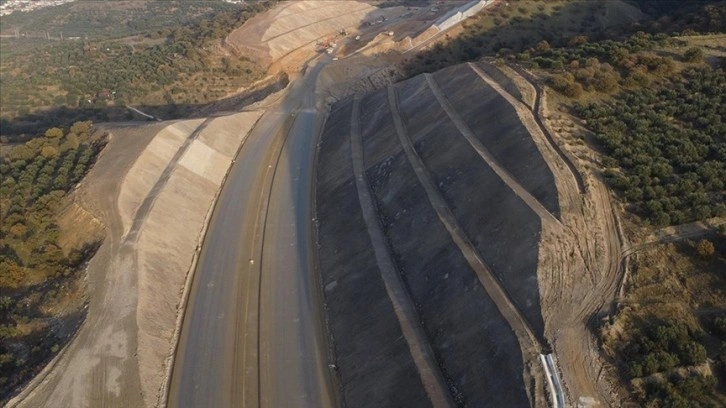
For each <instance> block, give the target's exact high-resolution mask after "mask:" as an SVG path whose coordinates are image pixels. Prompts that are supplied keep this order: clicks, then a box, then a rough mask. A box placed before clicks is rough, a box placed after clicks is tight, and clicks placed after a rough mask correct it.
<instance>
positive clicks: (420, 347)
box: [350, 96, 454, 407]
mask: <svg viewBox="0 0 726 408" xmlns="http://www.w3.org/2000/svg"><path fill="white" fill-rule="evenodd" d="M350 150H351V158H352V162H353V172H354V175H355V184H356V188H357V191H358V199H359V200H358V201H359V202H360V207H361V211H362V213H363V219H364V221H365V224H366V228H367V230H368V235H369V237H370V239H371V245H372V246H373V251H374V253H375V257H376V262H377V264H378V269H379V270H380V272H381V277H382V278H383V282H384V285H385V288H386V292H387V293H388V297H389V298H390V299H391V303H392V304H393V310H394V311H395V313H396V317H397V318H398V322H399V324H400V326H401V332H402V333H403V336H404V338H405V340H406V343H407V344H408V347H409V350H410V351H411V357H412V358H413V361H414V363H415V364H416V368H417V369H418V372H419V375H420V377H421V382H422V383H423V385H424V388H425V390H426V394H427V395H428V396H429V399H430V400H431V403H432V405H433V406H434V407H453V406H454V402H453V399H452V397H451V394H450V393H449V390H448V387H447V386H446V382H445V381H444V378H443V375H442V374H441V371H440V370H439V367H438V365H437V363H436V359H435V357H434V353H433V350H432V349H431V345H430V344H429V342H428V339H427V338H426V334H425V333H424V330H423V327H421V324H420V323H419V321H420V319H419V318H418V315H417V313H416V310H415V308H414V305H413V301H412V300H411V297H410V295H409V293H408V292H407V290H406V288H405V287H404V284H403V282H402V280H401V276H400V275H399V273H398V270H397V269H396V266H395V264H394V261H393V258H392V256H391V253H390V251H389V248H388V244H387V242H386V237H385V235H384V233H383V228H382V227H381V225H380V222H379V219H378V214H377V210H376V207H375V205H374V204H373V198H372V197H371V192H370V184H369V183H368V179H367V176H366V174H365V165H364V164H363V141H362V136H361V132H360V98H359V97H358V96H356V97H355V98H354V100H353V109H352V114H351V121H350Z"/></svg>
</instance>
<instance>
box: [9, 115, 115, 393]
mask: <svg viewBox="0 0 726 408" xmlns="http://www.w3.org/2000/svg"><path fill="white" fill-rule="evenodd" d="M104 143H105V137H104V136H102V135H98V134H94V131H93V129H92V127H91V125H90V123H87V122H86V123H76V124H75V125H73V126H72V127H71V128H70V129H66V130H63V129H59V128H51V129H48V130H47V131H46V132H45V135H40V136H38V137H36V138H34V139H32V140H31V141H29V142H27V143H25V144H22V145H16V146H14V147H13V148H12V149H8V151H6V152H4V155H3V156H0V293H2V297H0V311H2V313H0V372H1V373H2V376H1V377H2V379H0V401H2V400H3V399H5V398H6V397H7V395H8V393H9V392H10V391H11V390H12V388H13V387H15V386H16V385H18V384H20V383H21V382H22V381H24V380H25V379H27V378H29V377H30V376H32V375H33V374H34V373H35V372H36V370H37V366H38V364H41V363H42V362H44V361H46V360H47V359H48V358H49V356H50V353H51V352H52V350H53V347H54V346H55V350H56V351H57V349H58V348H57V343H58V341H60V339H59V338H58V337H57V335H56V334H55V333H54V332H53V331H51V330H49V328H48V327H47V324H46V323H44V322H46V321H47V319H48V316H46V315H45V314H43V313H42V312H41V310H42V308H43V306H44V305H45V302H50V301H55V296H56V295H59V294H62V293H63V292H64V291H65V290H67V288H68V286H69V284H70V283H71V279H72V277H73V274H74V272H75V271H76V270H77V268H78V266H79V265H80V264H81V263H82V262H84V261H85V260H87V259H88V258H89V257H90V256H91V255H92V254H93V252H94V248H95V246H94V244H93V243H89V244H87V245H85V246H83V247H82V248H74V249H73V250H71V251H70V253H69V254H68V255H67V256H66V255H65V254H64V252H63V251H62V250H61V248H60V243H59V234H60V231H59V228H58V225H57V224H56V219H57V215H58V214H57V213H58V210H59V206H60V204H61V200H62V199H63V197H64V196H65V195H66V193H67V192H68V191H69V190H70V189H71V188H72V187H73V186H74V185H75V184H77V183H78V182H79V181H80V180H81V179H82V178H83V176H84V175H85V174H86V172H87V171H88V169H89V168H90V166H91V165H93V162H94V160H95V157H96V156H97V154H98V152H99V151H100V149H101V148H102V147H103V145H104ZM39 282H40V283H39ZM54 294H55V295H54ZM29 322H30V323H32V324H31V325H28V324H27V323H29ZM20 323H25V324H26V327H33V329H32V330H31V331H30V333H28V332H27V329H25V330H23V331H19V330H17V327H18V324H20ZM28 350H30V352H29V351H28Z"/></svg>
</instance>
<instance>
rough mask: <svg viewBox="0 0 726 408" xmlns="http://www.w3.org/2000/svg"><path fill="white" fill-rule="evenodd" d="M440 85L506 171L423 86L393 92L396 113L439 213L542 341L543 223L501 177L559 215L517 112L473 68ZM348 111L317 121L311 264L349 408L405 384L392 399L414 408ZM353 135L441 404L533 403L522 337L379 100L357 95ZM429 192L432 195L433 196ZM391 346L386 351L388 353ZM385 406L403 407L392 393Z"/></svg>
mask: <svg viewBox="0 0 726 408" xmlns="http://www.w3.org/2000/svg"><path fill="white" fill-rule="evenodd" d="M456 76H459V77H461V78H463V79H461V78H456ZM436 79H437V80H438V81H440V85H441V88H442V89H443V91H444V93H445V94H446V98H448V99H449V100H450V101H451V104H452V105H453V106H454V108H455V110H456V111H457V113H458V114H459V115H460V116H461V117H462V118H463V120H464V121H465V122H466V123H467V125H468V126H470V127H471V128H472V129H473V130H474V133H475V137H476V140H480V142H481V143H482V144H483V145H484V146H485V148H486V149H488V150H491V151H490V154H491V156H493V157H494V160H495V161H496V162H497V163H498V165H499V167H501V168H502V169H503V170H502V169H500V170H498V171H499V173H497V172H495V171H494V170H493V169H492V168H491V167H490V164H488V163H487V162H486V161H485V160H484V159H483V158H482V157H481V156H480V155H479V154H478V153H477V152H476V151H475V150H474V148H472V146H471V144H470V143H469V141H468V140H467V139H466V138H465V137H464V136H463V135H462V134H461V133H460V131H459V128H457V127H456V126H455V125H454V123H453V122H452V121H451V119H450V118H449V116H448V115H447V114H446V112H445V111H444V110H443V109H442V107H441V105H439V103H438V101H437V99H436V97H435V96H434V94H433V93H432V92H431V89H429V85H428V83H427V81H426V79H425V78H424V77H423V76H420V77H416V78H413V79H411V80H408V81H406V82H404V83H401V84H398V85H396V91H397V92H398V96H399V99H398V100H399V101H400V103H399V105H400V106H399V109H398V110H396V112H400V114H401V117H402V120H403V122H404V124H405V127H406V128H407V132H406V133H407V134H408V136H407V137H408V138H410V139H411V141H412V144H413V148H414V149H415V153H416V154H417V155H418V156H420V159H421V161H422V162H423V165H424V166H425V167H426V171H427V172H428V173H430V176H428V177H430V178H431V179H432V181H433V182H434V183H435V185H436V188H438V190H439V192H438V193H439V194H440V195H441V197H442V198H443V201H442V202H441V203H443V202H445V206H447V207H449V209H450V210H451V213H452V214H453V218H455V219H456V223H457V224H458V225H460V226H461V229H460V230H462V231H464V233H465V235H466V236H467V237H468V239H469V240H470V241H471V243H472V245H473V247H475V248H476V251H478V253H479V255H480V256H481V259H482V260H483V262H484V263H485V264H486V265H487V266H488V267H489V268H490V269H491V270H492V271H493V273H494V274H495V275H496V277H497V279H498V280H499V281H500V282H501V286H502V287H503V288H504V290H505V291H506V292H507V294H508V296H509V298H511V302H512V304H513V306H516V309H517V313H520V314H521V315H523V316H524V318H525V319H526V320H527V323H528V325H529V326H530V327H531V329H532V330H533V331H534V332H535V335H536V336H537V337H539V338H541V337H542V332H543V330H544V324H543V320H542V317H541V312H540V300H539V289H538V285H537V261H538V251H539V239H540V233H541V221H540V218H539V216H538V215H537V213H535V212H534V211H533V210H532V208H530V206H529V205H527V204H526V203H525V201H523V199H522V198H520V196H521V195H517V194H515V192H514V191H513V190H512V188H510V186H511V185H512V184H511V183H512V181H511V180H510V181H509V183H510V184H509V185H508V184H507V183H505V181H503V180H502V178H500V175H503V174H507V173H508V176H507V177H511V178H512V179H514V180H515V182H517V183H519V184H521V186H522V188H523V189H524V190H527V192H528V193H529V194H531V195H533V196H534V197H535V198H536V199H537V200H538V201H540V202H541V203H542V205H543V206H544V207H545V208H546V209H547V210H548V211H551V212H552V213H554V214H558V213H559V205H558V202H557V194H556V189H555V184H554V179H553V176H552V174H551V173H550V171H549V168H548V167H547V166H546V164H545V162H544V160H543V158H542V157H541V156H540V154H539V151H538V150H537V148H536V146H535V144H534V142H533V140H532V139H531V137H530V135H529V134H528V133H526V129H525V128H524V127H523V126H522V124H521V123H520V122H519V118H518V117H517V115H516V112H515V111H514V109H513V108H512V107H511V106H510V105H509V104H508V102H507V101H506V100H505V99H504V98H502V97H501V96H500V95H499V94H498V93H496V91H494V90H493V89H491V88H490V87H489V86H487V85H486V84H485V83H484V82H483V81H482V80H481V79H480V78H479V77H478V76H476V75H475V74H474V73H473V72H471V69H470V68H469V67H467V66H461V67H457V68H456V69H450V70H447V71H445V72H444V73H441V74H437V76H436ZM500 79H501V78H500ZM505 86H506V85H505ZM351 109H352V99H348V100H344V101H342V102H339V103H337V104H336V105H335V106H334V107H333V111H332V113H331V115H330V118H329V120H328V122H327V123H326V127H325V130H324V133H323V135H322V142H321V148H320V152H319V155H320V156H319V164H318V166H319V167H318V170H317V171H318V186H317V191H316V194H317V217H318V220H319V223H320V228H319V234H320V238H319V242H320V254H319V257H320V268H321V274H322V276H323V280H324V282H323V284H324V285H325V286H326V289H325V296H326V302H327V303H326V305H327V313H328V317H329V319H330V326H331V330H332V332H333V335H334V337H335V338H334V344H335V351H336V354H337V359H338V369H339V372H340V376H341V378H342V387H343V393H344V395H345V396H346V402H347V403H348V404H349V406H350V404H351V403H352V404H353V405H354V406H376V401H377V402H378V403H381V404H383V401H384V400H383V399H382V397H381V395H385V393H386V392H392V390H393V389H394V388H395V387H403V388H400V389H399V392H400V393H401V394H405V393H412V396H409V395H407V396H406V398H413V399H410V400H406V402H405V403H404V404H403V406H419V405H420V404H417V401H422V402H423V403H428V402H427V401H428V400H427V399H426V396H425V395H423V388H422V386H421V383H420V380H418V378H417V376H416V373H415V366H414V365H413V363H412V359H411V357H410V353H409V351H408V349H407V348H406V347H405V343H404V341H403V338H402V337H400V336H401V334H400V333H401V332H400V329H399V326H398V324H397V322H396V321H395V316H394V313H393V311H392V310H391V302H390V300H389V299H388V298H387V295H386V292H385V287H384V285H383V282H382V280H381V277H380V271H378V270H377V266H376V263H375V259H374V253H373V251H372V249H371V247H370V245H371V243H370V239H369V237H368V236H367V234H366V226H365V223H364V221H363V219H362V215H361V212H360V205H359V201H358V197H357V191H356V188H355V184H354V182H353V181H354V179H353V174H352V166H351V163H350V146H349V141H350V125H351V124H350V122H351V116H352V115H351V113H352V110H351ZM360 131H361V134H362V143H363V154H364V163H365V167H366V177H367V179H368V183H369V184H370V186H371V190H372V193H373V199H374V201H375V205H376V206H377V211H378V217H379V220H380V223H381V225H382V226H383V229H384V232H385V235H386V240H387V242H388V245H389V248H390V251H391V253H392V254H393V257H394V259H395V261H396V266H397V268H398V272H399V273H400V274H401V277H402V279H403V282H404V284H405V287H406V290H407V291H408V292H409V294H410V296H411V298H412V299H413V301H414V303H415V307H416V312H417V313H418V316H419V318H420V320H421V322H422V324H423V327H424V331H425V334H426V338H427V339H428V341H429V343H430V345H431V348H432V350H433V352H434V354H435V358H436V362H437V364H438V365H439V367H440V369H441V371H442V372H443V374H444V376H445V378H446V381H447V385H448V387H449V389H450V391H451V394H452V395H453V396H454V397H455V399H456V401H457V403H459V404H460V405H462V406H471V407H479V406H493V407H520V406H528V405H530V403H531V401H530V399H529V395H528V393H527V391H526V389H525V379H524V375H525V366H524V359H525V356H523V354H522V351H521V349H520V343H519V341H520V340H518V338H517V336H516V335H515V333H514V331H513V330H512V327H510V326H509V324H508V323H507V320H506V319H505V318H504V316H503V315H502V314H501V312H500V309H498V308H497V306H496V304H495V303H494V302H493V301H492V298H490V296H489V294H488V292H487V291H486V290H485V289H484V287H483V286H482V284H483V283H482V281H480V277H479V276H478V275H477V274H476V272H475V271H474V270H472V269H471V266H470V264H469V263H468V262H467V260H466V258H465V257H464V256H463V255H462V252H461V251H462V250H463V249H461V248H460V247H459V246H457V244H456V243H455V242H454V241H453V240H452V235H450V230H449V229H447V228H446V227H445V226H444V224H443V223H442V221H441V219H440V218H439V215H440V214H439V213H437V210H436V209H435V208H434V207H433V206H432V202H431V201H429V200H430V199H431V197H432V196H431V195H429V194H427V190H425V189H424V186H423V185H422V183H423V182H424V181H423V180H424V179H421V178H420V177H421V171H420V169H419V172H418V173H417V172H416V171H414V168H413V167H412V165H411V163H410V162H409V160H411V157H413V156H411V155H410V154H409V153H411V151H410V149H409V148H408V147H407V149H408V150H407V152H404V150H403V147H402V145H401V143H402V142H406V141H405V139H399V135H398V133H397V131H396V127H395V125H394V121H393V116H392V109H391V107H390V106H389V101H388V94H387V90H381V91H377V92H375V93H371V94H368V95H365V96H363V97H362V100H361V102H360ZM472 140H474V139H473V138H472ZM406 143H407V142H406ZM407 146H408V145H407ZM487 160H490V159H487ZM427 183H428V181H427ZM515 184H516V183H515ZM426 188H428V189H429V192H430V190H431V188H432V186H428V187H426ZM517 188H519V187H517ZM522 191H523V190H522ZM532 201H534V200H532ZM437 202H438V201H437ZM441 203H439V204H437V205H443V204H441ZM530 205H531V204H530ZM439 211H440V209H439ZM543 211H544V210H543ZM545 212H546V211H545ZM379 325H380V326H381V327H379ZM372 331H375V333H372ZM395 335H398V336H399V337H398V338H396V339H395V341H391V342H390V343H386V342H385V339H386V338H390V337H391V336H395ZM523 341H531V339H525V340H523ZM371 342H372V343H373V344H371ZM394 345H395V346H396V347H398V348H397V349H396V350H391V349H389V347H393V346H394ZM529 346H531V344H530V345H529ZM394 352H395V353H401V354H403V356H404V357H401V356H399V355H397V354H394ZM382 357H384V358H390V360H389V361H386V360H384V359H382ZM374 373H375V374H374ZM390 383H394V385H390ZM376 386H383V387H384V388H385V389H386V390H387V391H384V392H383V393H382V394H375V396H377V398H378V399H377V400H375V401H374V400H370V399H368V398H370V395H368V394H366V393H365V392H366V391H369V392H371V391H370V390H374V388H371V387H376ZM406 387H412V388H413V390H411V389H410V388H406ZM503 390H506V391H504V392H503ZM375 391H376V392H378V391H380V390H379V389H378V388H375ZM394 394H395V392H394ZM395 396H396V397H397V398H398V399H397V400H396V401H399V402H400V401H403V396H402V395H398V394H396V395H395ZM354 398H355V399H354ZM417 398H418V399H417ZM395 404H396V403H395V402H390V401H386V403H385V404H383V405H385V406H393V405H395Z"/></svg>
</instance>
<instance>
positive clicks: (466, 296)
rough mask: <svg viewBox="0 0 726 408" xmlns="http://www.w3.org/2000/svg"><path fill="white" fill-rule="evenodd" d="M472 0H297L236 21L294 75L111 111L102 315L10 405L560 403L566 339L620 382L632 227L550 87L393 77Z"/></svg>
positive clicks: (578, 371)
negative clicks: (148, 119) (619, 293)
mask: <svg viewBox="0 0 726 408" xmlns="http://www.w3.org/2000/svg"><path fill="white" fill-rule="evenodd" d="M459 4H460V3H451V4H445V5H444V6H442V7H441V8H440V10H439V11H438V12H433V13H432V12H430V10H429V9H428V8H415V7H414V8H413V9H412V10H411V11H409V10H407V9H406V8H405V7H391V8H386V9H377V8H375V7H373V6H372V5H371V4H369V3H363V2H353V1H300V2H283V3H281V4H280V5H279V6H277V7H276V8H274V9H273V10H271V11H269V12H267V13H264V14H262V15H260V16H257V17H255V18H253V19H251V20H250V21H249V22H248V24H245V25H244V26H243V27H241V28H239V29H237V30H235V31H234V32H233V33H231V34H230V36H229V37H228V38H227V39H226V41H227V42H228V43H229V44H231V45H233V46H235V47H237V48H238V49H239V50H241V51H242V52H243V53H246V54H247V55H250V57H252V58H255V59H257V60H259V61H262V62H264V63H266V64H267V65H268V66H270V71H271V72H273V73H274V72H275V71H278V72H279V71H286V72H288V73H293V72H296V71H298V70H300V71H302V74H301V75H299V77H298V78H295V77H293V79H292V82H291V85H290V86H289V87H288V89H286V90H285V91H283V92H281V93H280V94H279V95H276V96H274V97H272V98H270V99H269V100H268V101H267V102H265V103H261V104H258V105H256V106H255V107H253V108H250V109H248V111H246V112H241V113H236V114H232V115H228V116H221V117H216V118H199V119H192V120H182V121H174V122H162V123H155V124H151V125H149V124H145V125H138V126H135V125H132V126H116V127H114V126H112V125H109V130H110V133H111V139H110V142H109V144H108V146H107V147H106V149H105V150H104V152H103V153H102V155H101V157H100V158H99V160H98V162H97V164H96V165H95V167H94V168H93V170H92V171H91V173H90V174H89V175H88V176H87V178H86V179H84V181H83V184H82V186H81V187H80V188H79V189H78V191H77V194H78V200H77V204H78V205H79V208H81V209H83V211H88V213H89V214H90V216H92V217H93V218H95V219H98V220H100V222H101V223H103V225H104V226H105V229H106V239H105V241H104V243H103V245H102V247H101V248H100V250H99V251H98V253H97V255H96V256H95V257H94V258H93V259H92V260H91V262H90V264H89V265H88V287H89V293H90V294H91V296H90V304H89V309H88V316H87V319H86V321H85V323H84V324H83V326H82V327H81V329H80V330H79V332H78V333H77V335H76V338H75V339H74V340H73V341H71V343H69V345H68V346H67V347H66V349H64V350H63V351H62V352H61V353H60V354H59V356H58V357H57V358H56V359H55V360H54V361H53V362H52V363H51V364H50V365H49V366H48V367H47V368H46V370H44V372H43V373H41V375H39V376H38V377H37V378H36V379H35V380H34V381H33V382H31V384H30V385H29V386H28V387H27V388H26V389H25V390H23V391H22V392H21V393H20V394H19V395H18V396H17V397H16V398H15V399H13V400H12V401H11V402H10V404H9V405H10V406H22V407H40V406H43V407H96V406H103V407H137V406H138V407H141V406H159V405H164V404H165V403H167V402H168V403H169V405H170V406H194V407H197V406H210V407H211V406H232V405H233V406H255V407H257V406H265V407H284V406H291V407H293V406H294V407H327V406H337V405H340V404H345V405H346V406H348V407H355V406H370V405H375V406H422V407H425V406H447V405H451V404H452V402H453V403H454V404H468V405H470V406H487V405H492V406H525V405H533V406H545V405H548V404H549V401H548V400H550V401H551V398H552V395H548V394H550V391H548V390H547V387H546V381H545V377H544V372H543V366H542V364H541V362H540V361H539V359H538V358H537V356H536V354H537V353H545V352H548V351H549V349H550V348H552V349H553V352H554V354H555V355H556V357H557V358H556V362H557V364H558V366H557V367H556V368H555V369H556V371H557V372H559V373H561V374H562V377H563V383H564V387H565V391H566V397H567V405H568V406H583V407H587V406H597V405H598V404H600V405H612V400H611V393H610V390H608V389H607V385H606V384H607V382H606V381H602V377H601V375H602V372H603V370H602V368H603V364H604V363H603V362H602V361H601V360H600V359H599V357H598V353H597V345H596V340H595V338H594V337H593V336H592V334H591V332H590V331H589V329H588V328H587V325H588V324H589V319H590V318H591V316H593V315H596V314H597V313H598V312H600V311H602V310H604V309H606V308H607V307H609V302H610V301H611V300H612V298H613V296H614V294H615V291H616V290H617V286H618V282H619V281H621V279H620V277H621V275H622V271H621V270H620V261H621V256H622V253H623V250H622V249H623V248H629V246H628V245H627V243H626V242H624V238H623V237H622V233H621V232H620V230H619V224H618V220H617V216H616V213H615V211H614V210H613V208H612V205H611V203H610V196H609V192H608V191H607V189H606V188H605V186H604V184H603V183H602V182H601V180H599V179H598V178H597V177H596V176H595V175H594V173H592V171H591V170H589V168H588V165H589V163H587V161H586V160H582V159H578V158H575V156H574V155H573V154H572V149H571V147H572V146H569V145H568V144H567V143H566V142H565V141H563V140H562V139H560V138H558V137H557V135H555V134H554V133H553V132H552V131H551V129H550V126H551V119H550V118H549V116H548V115H550V112H549V111H548V107H547V98H546V94H545V91H544V90H543V89H541V86H539V85H538V84H536V83H534V82H533V81H534V79H533V78H532V77H531V76H529V75H528V74H527V73H526V72H522V71H521V70H518V69H516V68H510V67H502V68H495V67H493V66H490V65H481V64H469V65H466V64H465V65H460V66H457V67H452V68H450V69H447V70H445V71H440V72H439V73H437V74H434V75H431V76H427V77H423V76H422V77H419V78H416V79H413V80H410V81H407V82H405V83H403V84H398V85H395V86H391V87H388V88H387V89H386V86H387V85H388V84H390V83H391V82H392V81H393V80H394V79H395V78H396V77H397V75H399V73H398V71H397V69H396V67H395V65H394V64H395V62H397V61H400V60H401V58H402V54H401V53H403V52H406V51H407V50H411V49H412V48H414V47H416V46H420V45H425V44H426V42H427V41H429V40H430V39H431V38H434V37H435V36H437V35H439V34H440V33H436V32H433V31H431V30H432V29H429V31H427V28H428V27H430V26H431V24H432V23H433V22H434V21H435V19H436V18H438V17H440V16H441V15H443V14H444V13H445V12H447V11H448V10H450V9H451V8H453V7H455V6H457V5H459ZM380 17H386V19H385V22H383V23H377V21H379V20H380ZM364 22H365V23H366V24H364ZM372 22H373V23H375V24H368V23H372ZM341 29H346V30H347V34H346V35H345V36H342V35H339V33H340V31H341ZM389 30H390V31H393V32H394V35H393V36H389V35H388V32H389ZM355 35H360V36H361V40H360V41H356V40H354V39H353V38H354V37H355ZM318 40H327V41H335V42H336V43H337V46H336V47H335V49H334V50H333V55H331V56H325V55H324V56H322V57H321V58H319V59H318V60H317V61H314V62H311V59H312V58H314V57H315V56H316V54H315V52H314V50H313V45H314V44H315V42H316V41H318ZM349 53H353V54H352V55H345V54H349ZM333 57H340V60H339V61H334V60H333ZM293 76H295V75H293ZM375 89H379V91H378V92H375V93H368V94H366V95H362V93H363V92H367V91H371V90H375ZM356 93H357V94H358V95H357V96H356V97H355V98H349V97H348V98H346V97H347V96H349V95H352V94H356ZM338 100H340V102H339V103H338V104H335V105H333V106H332V112H331V113H330V115H329V116H327V115H328V112H327V108H328V106H327V104H329V103H332V102H335V101H338ZM523 101H524V102H523ZM326 117H327V119H326ZM326 121H327V122H326ZM324 124H325V125H324ZM351 126H352V127H351ZM356 129H357V131H356ZM321 133H322V144H321V145H320V148H319V158H318V159H317V163H318V167H317V168H315V169H313V167H314V166H313V164H314V163H315V162H316V159H315V150H316V143H317V138H318V136H319V135H320V134H321ZM238 153H239V156H238ZM235 158H237V160H236V161H235V160H234V159H235ZM354 164H355V166H354ZM230 169H231V170H230ZM228 171H230V173H229V175H228ZM316 172H317V173H316ZM227 177H229V179H228V180H227ZM225 180H226V181H225ZM223 183H224V186H225V188H224V189H223V190H220V189H221V186H222V185H223ZM220 191H221V192H220ZM366 192H368V197H367V198H366V194H365V193H366ZM218 196H219V200H217V198H218ZM313 208H315V214H313ZM213 210H214V213H212V211H213ZM210 220H211V222H210ZM208 223H209V231H207V225H208ZM376 231H377V232H376ZM684 233H687V232H684ZM205 234H206V239H205V241H204V244H203V245H202V239H204V238H205ZM315 237H317V239H316V240H314V238H315ZM314 245H317V248H316V250H314V249H313V248H314ZM374 246H375V248H374ZM386 259H387V260H386ZM195 268H196V273H193V274H190V271H194V270H195ZM318 271H319V274H318ZM319 286H320V287H319ZM187 295H188V299H189V302H188V303H187V302H186V299H187ZM321 304H322V305H323V308H322V309H321V307H320V305H321ZM182 317H183V319H184V320H183V322H184V323H183V325H182V326H180V325H179V323H180V322H181V320H182ZM326 329H327V330H329V331H326ZM172 368H173V370H172ZM170 374H171V377H170ZM503 389H506V390H507V392H506V393H502V392H501V390H503ZM167 397H168V400H167Z"/></svg>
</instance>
